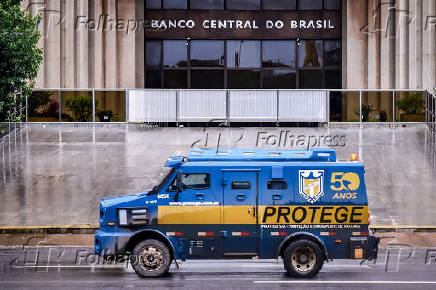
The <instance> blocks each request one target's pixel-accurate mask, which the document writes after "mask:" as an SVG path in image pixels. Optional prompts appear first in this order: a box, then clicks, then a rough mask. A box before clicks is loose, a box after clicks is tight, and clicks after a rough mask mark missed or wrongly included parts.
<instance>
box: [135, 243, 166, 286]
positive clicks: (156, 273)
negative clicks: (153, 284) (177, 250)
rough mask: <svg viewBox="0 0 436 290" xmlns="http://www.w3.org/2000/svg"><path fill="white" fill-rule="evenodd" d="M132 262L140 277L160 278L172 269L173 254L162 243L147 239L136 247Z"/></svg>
mask: <svg viewBox="0 0 436 290" xmlns="http://www.w3.org/2000/svg"><path fill="white" fill-rule="evenodd" d="M130 261H131V263H132V267H133V269H134V270H135V272H136V274H138V275H139V276H141V277H144V278H150V277H160V276H162V275H164V274H165V273H167V272H168V269H169V268H170V265H171V254H170V250H169V249H168V247H167V246H166V245H165V244H164V243H162V242H161V241H158V240H155V239H147V240H144V241H142V242H139V243H138V244H137V245H136V246H135V248H134V249H133V252H132V255H131V256H130Z"/></svg>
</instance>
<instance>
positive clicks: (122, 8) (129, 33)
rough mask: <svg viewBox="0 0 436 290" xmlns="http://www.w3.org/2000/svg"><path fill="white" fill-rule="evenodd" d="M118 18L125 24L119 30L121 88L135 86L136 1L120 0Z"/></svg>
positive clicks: (119, 76) (119, 84)
mask: <svg viewBox="0 0 436 290" xmlns="http://www.w3.org/2000/svg"><path fill="white" fill-rule="evenodd" d="M117 5H118V7H117V16H118V19H120V20H121V21H122V23H123V24H124V26H123V28H124V29H119V30H118V31H117V46H118V57H117V63H118V72H117V73H118V84H117V87H119V88H134V87H135V31H134V30H133V29H134V25H135V23H136V22H135V2H134V1H132V0H118V3H117Z"/></svg>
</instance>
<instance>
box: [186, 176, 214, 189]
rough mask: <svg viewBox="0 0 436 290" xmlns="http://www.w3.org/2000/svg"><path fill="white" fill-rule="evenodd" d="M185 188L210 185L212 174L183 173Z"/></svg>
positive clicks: (198, 187)
mask: <svg viewBox="0 0 436 290" xmlns="http://www.w3.org/2000/svg"><path fill="white" fill-rule="evenodd" d="M182 183H183V189H202V188H208V187H210V176H209V174H207V173H184V174H182Z"/></svg>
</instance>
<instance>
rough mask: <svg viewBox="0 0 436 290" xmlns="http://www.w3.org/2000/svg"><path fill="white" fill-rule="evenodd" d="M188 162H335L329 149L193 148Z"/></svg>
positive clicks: (332, 151) (333, 153) (333, 152)
mask: <svg viewBox="0 0 436 290" xmlns="http://www.w3.org/2000/svg"><path fill="white" fill-rule="evenodd" d="M187 161H188V162H189V161H195V162H199V161H264V162H274V161H275V162H285V161H296V162H304V161H316V162H336V153H335V151H334V150H333V149H330V148H314V149H311V150H265V149H219V150H216V149H199V148H194V149H192V150H191V152H190V153H189V155H188V160H187Z"/></svg>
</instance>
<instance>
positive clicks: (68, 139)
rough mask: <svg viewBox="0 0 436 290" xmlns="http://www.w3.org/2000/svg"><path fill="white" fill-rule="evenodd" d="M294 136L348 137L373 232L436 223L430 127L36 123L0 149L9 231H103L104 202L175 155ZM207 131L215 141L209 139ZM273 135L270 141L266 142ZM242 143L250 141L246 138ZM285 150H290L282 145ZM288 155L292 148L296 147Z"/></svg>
mask: <svg viewBox="0 0 436 290" xmlns="http://www.w3.org/2000/svg"><path fill="white" fill-rule="evenodd" d="M282 131H288V132H291V133H292V134H295V135H298V134H305V135H316V136H325V135H344V136H345V137H346V139H345V140H346V146H344V147H335V149H336V151H337V155H338V159H347V158H348V156H349V154H350V153H359V154H360V157H361V159H362V160H363V162H364V164H365V170H366V186H367V191H368V197H369V207H370V210H371V224H373V225H388V226H390V225H412V226H436V215H434V214H433V212H434V208H435V207H436V198H435V196H434V192H436V165H435V163H436V162H435V155H436V154H435V153H436V149H435V144H434V140H433V139H431V136H430V134H429V133H428V131H427V129H426V128H425V126H420V127H407V128H395V129H391V128H364V129H359V128H334V129H333V128H330V129H329V128H243V129H242V128H222V129H219V128H212V129H208V130H207V132H204V129H203V128H192V127H191V128H147V127H145V126H137V125H128V126H126V125H116V126H111V127H107V126H101V127H99V128H92V127H90V126H89V125H69V126H59V125H55V126H52V125H45V127H43V125H41V124H39V125H37V124H32V125H28V127H27V128H26V129H24V130H21V131H20V133H19V135H18V137H17V140H16V141H15V143H13V144H4V145H3V146H1V147H0V194H1V196H2V202H1V203H0V226H43V225H71V224H76V225H77V224H79V225H84V224H94V225H97V224H98V213H99V211H98V205H99V200H100V199H101V198H103V197H107V196H113V195H121V194H127V193H134V192H140V191H144V190H146V189H149V188H151V187H152V186H153V185H154V181H155V180H156V177H157V176H158V175H159V173H160V170H161V169H162V166H163V163H164V161H165V160H166V159H167V157H168V156H169V155H174V154H187V152H188V151H189V149H190V147H191V145H192V144H193V143H195V142H196V141H198V140H200V142H199V143H201V144H202V145H204V143H205V142H206V136H208V140H207V144H208V146H210V147H214V146H216V140H217V139H218V138H217V137H218V133H220V134H221V137H220V145H221V147H229V146H230V147H238V148H254V147H256V144H257V145H264V144H263V143H262V142H260V144H259V142H258V141H259V140H258V136H259V133H260V132H266V133H262V134H263V135H262V136H269V135H276V136H278V135H279V134H280V132H282ZM206 133H207V135H206ZM265 134H266V135H265ZM239 137H241V138H240V140H239ZM272 148H277V149H278V148H281V149H283V147H277V146H276V147H274V146H273V147H272ZM287 148H288V147H287Z"/></svg>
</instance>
